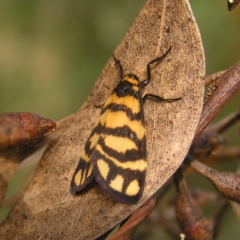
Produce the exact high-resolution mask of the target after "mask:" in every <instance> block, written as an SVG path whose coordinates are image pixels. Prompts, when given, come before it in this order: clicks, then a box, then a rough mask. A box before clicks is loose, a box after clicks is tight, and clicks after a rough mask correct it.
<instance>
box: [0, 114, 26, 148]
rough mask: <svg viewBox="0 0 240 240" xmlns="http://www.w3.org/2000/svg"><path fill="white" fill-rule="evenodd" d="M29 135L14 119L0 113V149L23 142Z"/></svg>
mask: <svg viewBox="0 0 240 240" xmlns="http://www.w3.org/2000/svg"><path fill="white" fill-rule="evenodd" d="M29 139H30V135H29V134H28V133H27V132H26V131H25V130H24V129H23V128H22V127H21V125H20V124H19V123H18V122H16V121H15V120H14V119H12V118H10V117H8V116H2V115H0V150H2V149H6V148H9V147H13V146H15V145H19V144H23V143H25V142H26V141H28V140H29Z"/></svg>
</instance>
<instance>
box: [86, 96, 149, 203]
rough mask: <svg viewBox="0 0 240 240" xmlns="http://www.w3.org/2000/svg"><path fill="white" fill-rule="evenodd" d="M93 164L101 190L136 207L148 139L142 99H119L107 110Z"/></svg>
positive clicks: (143, 175)
mask: <svg viewBox="0 0 240 240" xmlns="http://www.w3.org/2000/svg"><path fill="white" fill-rule="evenodd" d="M105 111H106V112H107V111H108V114H107V117H106V118H105V119H104V122H105V123H104V127H103V129H102V132H101V135H100V137H99V140H98V143H97V145H96V146H95V148H94V150H93V152H92V155H91V159H90V162H91V163H93V174H94V177H95V179H96V181H97V182H98V184H99V185H100V187H101V188H102V189H103V190H104V191H105V192H106V193H108V194H109V195H111V196H112V197H113V198H114V199H115V200H116V201H119V202H122V203H125V204H134V203H136V202H137V201H138V200H139V198H140V197H141V195H142V191H143V188H144V182H145V172H146V137H145V127H144V116H143V111H142V98H141V96H139V97H138V98H136V97H134V96H127V97H124V98H120V99H119V100H118V101H117V102H115V103H114V104H112V105H111V107H109V108H108V109H107V110H106V109H105Z"/></svg>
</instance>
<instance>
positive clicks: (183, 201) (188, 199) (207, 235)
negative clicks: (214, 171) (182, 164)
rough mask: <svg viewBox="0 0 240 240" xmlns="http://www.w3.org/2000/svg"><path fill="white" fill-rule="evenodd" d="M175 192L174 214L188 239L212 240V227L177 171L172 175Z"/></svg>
mask: <svg viewBox="0 0 240 240" xmlns="http://www.w3.org/2000/svg"><path fill="white" fill-rule="evenodd" d="M174 179H175V185H176V190H177V193H176V194H177V196H176V205H175V212H176V218H177V220H178V223H179V225H180V227H181V229H182V231H183V232H184V233H185V235H186V236H187V238H188V239H192V240H202V239H212V225H211V224H210V222H209V221H208V220H207V219H206V218H205V217H204V216H203V213H202V211H201V209H200V207H199V205H198V204H197V202H196V201H195V199H194V198H193V197H192V196H191V194H190V193H189V191H188V188H187V185H186V182H185V181H184V180H183V178H182V175H181V173H180V172H179V170H178V171H177V172H176V173H175V175H174Z"/></svg>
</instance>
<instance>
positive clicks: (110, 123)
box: [101, 111, 145, 140]
mask: <svg viewBox="0 0 240 240" xmlns="http://www.w3.org/2000/svg"><path fill="white" fill-rule="evenodd" d="M106 112H107V111H106ZM101 123H102V121H101ZM102 124H104V122H103V123H102ZM125 125H126V126H128V127H129V128H130V129H131V130H132V131H133V132H135V133H136V135H137V137H138V139H139V140H141V139H142V138H143V136H144V135H145V128H144V127H143V125H142V123H141V121H140V120H133V121H130V120H129V118H128V117H127V115H126V113H125V112H123V111H118V112H110V113H109V114H108V117H107V118H106V121H105V127H107V128H117V127H123V126H125Z"/></svg>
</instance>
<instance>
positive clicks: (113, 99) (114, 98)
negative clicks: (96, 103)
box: [104, 93, 118, 108]
mask: <svg viewBox="0 0 240 240" xmlns="http://www.w3.org/2000/svg"><path fill="white" fill-rule="evenodd" d="M117 100H118V96H117V94H116V93H112V94H111V95H110V96H109V98H108V99H107V101H106V102H105V104H104V108H105V107H106V106H108V105H109V104H111V103H116V102H117Z"/></svg>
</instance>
